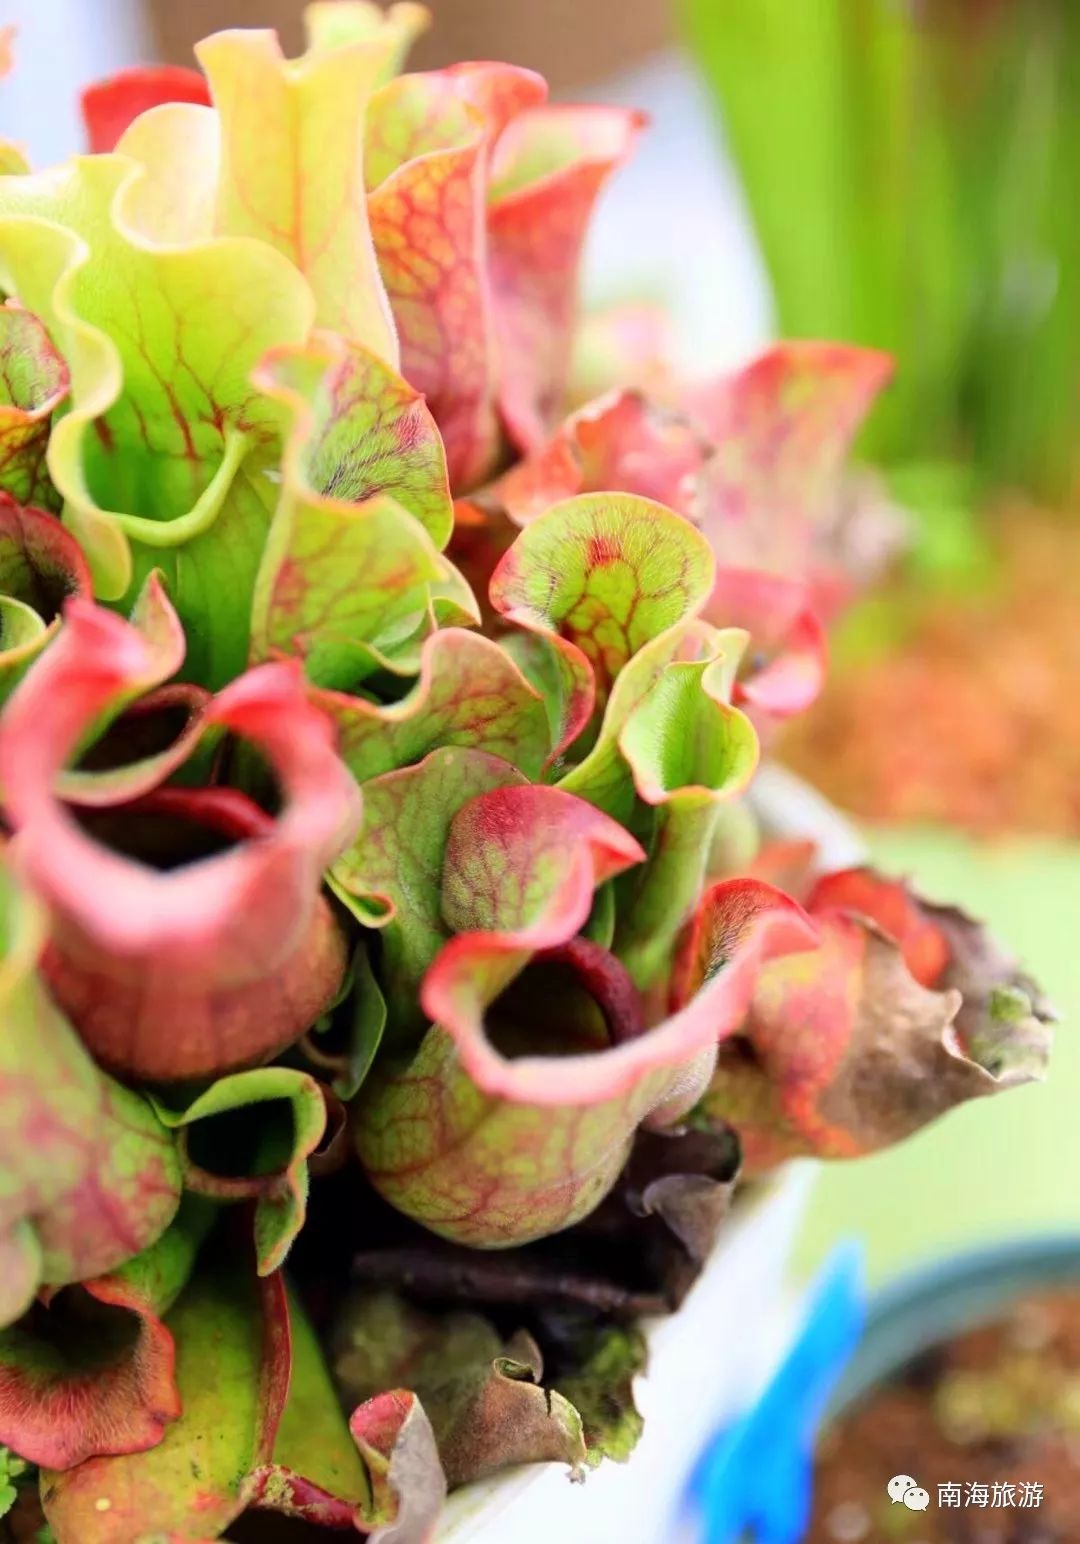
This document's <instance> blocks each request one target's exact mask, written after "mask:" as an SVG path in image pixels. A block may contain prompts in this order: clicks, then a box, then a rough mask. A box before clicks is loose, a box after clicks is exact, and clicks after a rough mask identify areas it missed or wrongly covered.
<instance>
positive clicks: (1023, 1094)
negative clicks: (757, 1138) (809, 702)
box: [0, 0, 1080, 1278]
mask: <svg viewBox="0 0 1080 1544" xmlns="http://www.w3.org/2000/svg"><path fill="white" fill-rule="evenodd" d="M429 4H431V8H432V9H433V11H434V13H435V25H434V27H433V29H432V31H431V33H430V34H429V36H428V37H426V38H425V39H424V40H423V41H422V43H421V45H420V47H419V49H418V50H417V53H416V55H415V56H414V64H415V66H416V67H430V66H434V65H438V64H441V63H444V62H448V61H450V60H452V59H457V58H463V57H478V56H479V57H484V56H486V57H497V58H506V59H510V60H514V61H516V62H518V63H522V64H526V65H530V66H533V67H535V68H537V69H539V70H541V71H542V72H543V73H544V74H546V75H547V76H548V78H549V79H550V81H551V83H552V86H553V89H554V91H555V92H556V94H557V95H560V96H563V97H566V96H575V97H588V98H590V99H599V100H604V101H611V102H621V103H633V104H636V105H640V106H641V107H643V108H645V109H646V110H647V111H648V112H649V113H650V115H651V117H652V125H651V128H650V131H649V133H648V134H647V135H646V136H645V138H644V140H643V142H642V146H641V150H640V153H639V155H638V156H637V159H636V161H635V163H634V164H633V165H632V166H630V167H628V168H627V169H626V170H625V171H623V172H622V173H621V174H620V176H619V177H618V178H617V179H616V180H615V182H614V183H613V184H612V186H611V188H610V191H609V192H608V194H607V195H606V198H605V202H604V205H603V209H602V212H601V216H600V218H599V221H598V224H597V229H596V232H595V236H594V239H593V241H592V244H591V246H590V249H589V252H588V261H587V274H586V296H587V300H588V303H589V304H590V305H592V306H600V305H605V304H610V303H613V302H618V301H626V300H634V301H638V300H643V299H644V300H655V301H659V302H662V303H664V304H665V305H666V306H667V307H668V308H669V309H670V310H671V313H672V316H673V319H674V330H675V348H676V350H677V353H678V355H679V357H680V361H681V363H682V364H683V365H684V366H686V367H687V368H690V369H693V370H697V371H700V372H703V373H704V372H706V371H709V370H717V369H720V368H725V367H728V366H731V365H733V364H736V363H738V362H739V361H741V360H744V359H745V358H747V357H748V356H749V355H750V354H752V353H753V352H754V350H755V349H757V348H760V347H761V346H763V345H764V344H765V343H766V342H767V341H768V340H769V339H770V338H771V337H774V336H776V335H777V334H778V333H779V332H781V331H783V332H785V333H786V334H788V335H793V336H835V337H837V338H842V339H846V340H851V341H857V342H861V343H868V344H874V345H878V346H884V347H888V348H891V349H893V350H894V351H895V353H896V355H897V358H898V365H899V373H898V379H897V385H896V387H895V389H894V391H893V392H892V394H891V396H890V398H889V400H888V402H887V403H886V405H885V407H884V409H883V411H882V413H881V414H880V415H879V416H878V417H877V418H876V419H875V421H874V423H873V424H872V425H871V426H870V429H869V431H868V434H867V437H866V440H865V441H864V443H863V445H862V447H861V449H862V453H863V455H864V456H865V457H867V458H868V459H870V460H872V461H873V462H874V463H875V464H876V465H877V466H878V467H879V468H880V469H881V470H882V472H883V474H884V476H885V478H886V480H887V484H888V487H889V490H890V494H891V496H892V497H893V498H894V499H895V501H896V502H897V503H898V504H899V505H901V506H902V507H903V508H904V510H905V511H906V518H907V522H908V524H907V530H908V541H907V545H906V550H905V553H904V555H903V556H902V558H901V559H899V560H898V562H897V563H896V564H895V565H894V567H893V569H892V571H891V572H890V573H889V575H888V576H887V577H886V578H885V579H884V580H883V581H881V582H879V583H878V584H877V585H876V586H875V587H874V588H873V590H872V591H870V592H868V593H867V594H865V595H864V596H863V597H862V598H861V600H860V601H859V603H858V604H857V605H855V607H854V608H853V609H852V610H851V611H850V613H849V614H848V615H847V617H846V618H845V620H844V621H843V623H842V625H841V626H840V628H839V630H838V632H837V634H836V636H835V638H834V641H833V656H834V671H833V676H834V679H833V682H832V684H831V686H830V688H829V691H828V694H827V696H826V698H825V701H824V702H823V704H821V705H820V710H819V711H817V712H815V713H814V714H812V715H811V718H810V720H809V721H808V723H807V726H806V727H805V729H799V730H796V731H795V732H794V733H793V735H792V736H791V737H790V738H789V739H788V740H786V741H784V742H781V744H780V745H779V747H778V754H779V756H780V757H781V758H782V759H784V760H786V761H788V762H789V764H790V765H792V766H793V767H795V768H796V769H797V770H798V771H800V772H801V773H802V774H804V775H806V776H808V777H810V778H812V779H813V780H814V781H815V782H817V783H818V784H819V785H820V786H821V787H823V788H824V789H825V790H826V791H827V792H829V793H830V794H831V795H832V796H833V797H834V798H835V799H836V801H837V802H838V803H840V804H841V805H842V806H844V807H845V808H847V809H849V810H851V811H852V812H853V813H854V814H855V815H856V816H857V817H859V819H860V820H861V821H862V822H863V823H864V827H865V830H866V833H867V839H868V842H869V845H870V848H871V850H872V853H873V855H874V857H875V858H876V859H877V860H878V861H879V862H880V863H881V865H882V866H883V867H885V868H887V869H889V870H892V871H894V872H899V873H906V874H909V875H911V876H912V877H913V878H914V879H915V880H916V881H917V882H918V884H919V885H920V886H921V887H922V888H923V889H924V890H926V891H927V892H928V893H930V894H931V895H933V894H936V893H940V894H941V895H947V896H949V897H951V898H954V899H956V900H958V901H959V902H961V903H962V904H965V905H966V906H967V907H968V908H969V909H970V910H972V911H973V912H975V913H976V914H978V915H980V916H983V917H985V918H986V919H987V920H988V921H989V922H990V923H991V924H992V925H993V927H994V928H995V929H996V930H997V932H998V933H999V934H1000V935H1002V936H1003V937H1005V938H1008V939H1009V940H1011V942H1012V943H1013V945H1014V946H1015V948H1016V949H1017V951H1018V952H1019V953H1020V954H1021V955H1022V957H1023V958H1024V960H1025V962H1026V964H1027V965H1028V967H1029V968H1030V970H1031V971H1032V972H1033V973H1034V974H1035V975H1037V976H1038V977H1039V978H1040V979H1041V980H1042V982H1043V983H1044V985H1045V987H1046V989H1047V991H1048V993H1049V994H1050V996H1051V998H1052V999H1054V1000H1055V1002H1056V1004H1057V1006H1058V1008H1059V1010H1060V1012H1061V1014H1062V1018H1063V1020H1064V1025H1063V1028H1062V1031H1061V1033H1060V1037H1059V1043H1058V1048H1057V1053H1056V1059H1055V1064H1054V1068H1053V1075H1052V1077H1051V1079H1050V1081H1049V1082H1048V1083H1047V1084H1045V1085H1043V1086H1041V1087H1033V1088H1026V1089H1024V1090H1021V1091H1020V1092H1019V1093H1015V1094H1012V1095H1010V1097H1009V1098H1008V1099H1007V1100H1004V1101H1001V1102H995V1103H994V1104H993V1106H992V1107H991V1106H990V1105H989V1104H987V1105H986V1106H985V1107H982V1106H971V1107H967V1108H965V1109H962V1110H960V1111H959V1112H957V1113H956V1114H954V1115H953V1116H952V1117H951V1118H950V1119H949V1120H948V1121H947V1122H945V1123H943V1124H942V1125H941V1126H940V1127H936V1128H933V1129H931V1130H929V1131H927V1132H926V1133H924V1134H923V1135H921V1136H919V1137H918V1138H916V1139H915V1140H913V1141H911V1142H910V1143H909V1144H907V1145H906V1146H904V1147H902V1148H900V1149H898V1150H896V1151H893V1152H889V1153H887V1154H884V1155H882V1156H880V1157H876V1158H872V1159H869V1160H866V1161H864V1162H862V1163H859V1164H856V1165H851V1166H846V1167H844V1168H829V1169H826V1170H825V1171H824V1172H823V1173H822V1176H821V1178H820V1182H819V1183H818V1185H817V1188H816V1192H815V1195H814V1200H813V1203H812V1206H811V1211H810V1215H809V1218H808V1220H807V1224H806V1229H805V1233H804V1236H803V1237H802V1239H801V1241H800V1245H799V1254H798V1258H799V1262H800V1266H801V1268H803V1269H805V1270H809V1269H810V1268H812V1267H813V1266H814V1264H815V1263H816V1262H817V1261H819V1260H820V1259H821V1258H822V1256H823V1255H824V1253H825V1252H826V1251H827V1250H828V1248H829V1247H830V1246H831V1244H832V1243H833V1242H834V1241H835V1240H836V1239H837V1238H839V1237H851V1236H856V1237H859V1238H861V1239H863V1240H864V1241H865V1243H866V1245H867V1249H868V1254H869V1261H870V1266H871V1272H872V1274H873V1275H874V1276H876V1277H879V1278H880V1277H882V1276H885V1275H888V1274H890V1273H892V1272H894V1271H895V1270H897V1269H899V1268H900V1267H904V1266H909V1265H912V1264H914V1263H916V1262H918V1261H919V1260H922V1259H926V1258H928V1257H930V1256H932V1255H934V1254H935V1253H940V1252H942V1251H945V1250H951V1249H953V1248H956V1247H959V1246H960V1245H961V1244H963V1243H965V1242H969V1241H973V1240H976V1239H979V1240H984V1239H988V1238H992V1237H1000V1236H1003V1235H1008V1234H1013V1233H1016V1234H1019V1233H1024V1232H1036V1231H1042V1230H1046V1229H1048V1228H1050V1229H1061V1230H1067V1229H1070V1228H1071V1229H1076V1228H1077V1227H1078V1226H1080V1187H1078V1185H1077V1175H1078V1174H1080V1119H1078V1117H1077V1108H1078V1101H1080V1037H1078V1035H1077V1033H1076V1030H1075V1028H1074V1027H1072V1026H1075V1025H1076V1024H1077V1023H1080V938H1078V934H1080V626H1078V615H1080V613H1078V597H1080V504H1078V499H1077V442H1078V432H1077V431H1078V424H1080V413H1078V389H1080V365H1078V356H1080V301H1078V298H1077V285H1078V283H1080V280H1078V274H1080V240H1078V234H1077V232H1078V226H1080V187H1078V186H1077V183H1078V179H1080V6H1078V5H1077V4H1076V0H919V3H916V0H911V3H910V4H908V3H905V0H682V3H680V4H670V3H668V0H429ZM3 9H4V12H5V15H6V18H7V19H9V20H11V21H13V22H14V23H15V24H16V26H17V27H18V28H19V31H20V39H19V59H20V69H19V71H18V72H17V73H16V74H15V75H14V76H13V77H12V79H11V80H10V81H9V82H7V83H5V85H4V87H3V96H2V97H0V131H3V130H4V129H5V128H10V127H13V126H14V125H15V124H19V125H20V126H25V125H26V124H28V123H29V124H32V125H33V126H34V127H33V139H32V141H31V143H30V146H29V149H30V151H31V153H32V156H33V158H34V160H35V161H36V162H38V163H42V162H48V161H50V160H54V159H58V158H60V157H61V156H62V155H64V154H66V153H67V152H68V151H69V150H70V149H71V148H73V147H74V146H75V145H76V144H77V142H78V135H79V131H78V128H77V125H76V121H75V118H74V108H73V107H72V106H71V104H72V103H73V102H74V99H75V92H76V88H77V87H78V86H79V85H80V84H81V83H83V82H84V81H86V80H88V79H91V78H93V77H95V76H99V75H101V74H103V73H106V72H108V71H110V70H112V69H116V68H118V67H120V66H122V65H123V64H126V63H132V62H136V61H140V60H144V59H147V58H153V57H166V58H170V59H173V60H176V61H179V62H187V61H188V60H189V58H190V49H191V44H192V42H193V41H194V40H195V39H196V38H198V37H200V36H202V35H204V34H205V33H207V32H209V31H212V30H214V29H215V28H217V27H220V26H226V25H254V24H260V25H276V26H278V27H279V29H280V30H281V32H282V34H283V36H284V37H285V38H286V39H287V40H288V41H289V42H290V43H293V44H297V43H298V39H299V14H300V10H301V6H300V3H299V0H222V3H217V0H185V3H183V4H177V3H175V0H9V3H8V4H7V5H6V6H5V7H4V8H3ZM43 102H47V103H48V111H44V112H43V111H42V110H41V104H42V103H43Z"/></svg>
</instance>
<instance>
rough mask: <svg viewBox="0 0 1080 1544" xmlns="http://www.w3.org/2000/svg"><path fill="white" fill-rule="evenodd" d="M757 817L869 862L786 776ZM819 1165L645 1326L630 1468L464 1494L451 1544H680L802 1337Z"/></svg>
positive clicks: (778, 772)
mask: <svg viewBox="0 0 1080 1544" xmlns="http://www.w3.org/2000/svg"><path fill="white" fill-rule="evenodd" d="M753 803H754V807H755V809H756V810H757V812H758V814H759V816H760V817H761V819H762V822H763V824H764V825H765V827H766V828H767V830H768V831H769V833H770V835H773V836H776V837H780V838H783V839H791V838H802V839H810V840H811V841H814V842H815V843H816V844H817V847H818V850H819V852H820V854H821V859H822V863H823V865H824V866H825V867H827V868H830V869H832V868H845V867H848V866H849V865H851V864H855V863H859V862H862V861H863V859H864V857H865V852H864V848H863V846H862V843H861V842H860V840H859V837H858V834H857V832H856V831H855V830H854V829H853V827H852V826H851V825H850V824H849V822H848V821H847V820H845V819H844V817H843V816H842V815H840V814H838V813H837V811H836V810H834V809H833V807H832V806H831V805H830V804H829V803H828V802H827V800H825V799H823V798H822V797H821V796H820V795H819V794H817V793H815V792H814V790H813V789H812V788H809V787H808V786H807V785H806V784H805V783H803V782H802V781H801V780H800V779H799V778H797V777H794V776H793V775H792V774H791V773H790V772H786V771H785V770H784V769H783V768H782V767H778V766H773V765H770V766H766V767H764V768H762V770H761V771H760V773H759V774H758V776H757V778H756V780H755V783H754V792H753ZM815 1168H816V1165H815V1164H813V1163H812V1162H800V1163H792V1164H789V1165H787V1167H786V1168H785V1169H784V1171H783V1172H782V1173H781V1174H779V1175H778V1176H777V1177H776V1178H775V1179H774V1180H773V1181H772V1182H771V1183H769V1184H768V1185H766V1186H763V1187H761V1189H760V1191H759V1193H758V1194H757V1195H755V1196H753V1197H751V1198H749V1199H748V1200H747V1201H746V1202H745V1203H744V1204H743V1205H741V1206H739V1207H737V1208H736V1210H735V1212H734V1214H733V1215H732V1217H731V1220H730V1221H729V1222H728V1224H727V1225H726V1227H725V1228H724V1231H723V1234H722V1236H721V1242H720V1244H719V1245H718V1247H717V1249H716V1251H715V1253H714V1254H713V1257H712V1259H711V1260H710V1261H709V1263H708V1265H707V1266H706V1267H705V1269H704V1270H703V1271H702V1273H701V1275H700V1276H699V1278H698V1280H697V1281H696V1282H695V1284H694V1286H693V1288H692V1290H691V1291H690V1293H689V1294H688V1296H687V1298H686V1301H685V1302H684V1303H683V1305H682V1307H681V1308H680V1310H679V1312H678V1313H676V1314H673V1315H671V1316H669V1317H666V1318H658V1319H653V1320H650V1321H648V1322H647V1323H646V1325H645V1333H646V1337H647V1340H648V1344H649V1368H648V1372H647V1374H646V1375H644V1376H642V1377H641V1378H640V1379H639V1380H638V1384H637V1390H636V1392H637V1400H638V1405H639V1407H640V1409H641V1412H642V1414H643V1415H644V1417H645V1430H644V1433H643V1435H642V1437H641V1440H640V1441H639V1443H638V1445H637V1447H636V1448H635V1449H634V1453H633V1456H632V1457H631V1459H630V1461H629V1463H626V1464H615V1463H604V1464H601V1466H600V1467H599V1468H598V1469H596V1470H595V1471H593V1472H591V1473H590V1474H589V1475H588V1477H587V1479H586V1481H585V1483H584V1484H573V1483H571V1482H570V1480H569V1478H568V1471H567V1469H566V1466H565V1465H563V1464H532V1465H529V1466H527V1467H523V1468H519V1469H513V1470H509V1471H507V1472H505V1473H503V1474H500V1475H498V1476H496V1477H495V1478H493V1479H491V1480H487V1481H482V1482H480V1483H477V1484H475V1485H467V1486H465V1487H463V1488H462V1489H461V1490H459V1491H457V1492H455V1494H454V1495H453V1496H451V1497H450V1500H449V1502H448V1503H447V1506H446V1510H445V1512H444V1514H443V1518H442V1521H441V1524H440V1527H439V1530H438V1532H437V1534H436V1538H437V1539H438V1541H439V1544H552V1541H557V1544H609V1541H611V1544H614V1541H615V1540H619V1539H625V1540H627V1541H630V1540H632V1541H633V1544H671V1540H672V1539H673V1538H674V1537H675V1535H676V1531H677V1514H678V1504H679V1498H680V1496H681V1495H682V1492H683V1489H684V1486H685V1484H686V1481H687V1479H688V1477H689V1473H690V1470H691V1468H692V1467H693V1464H694V1461H695V1459H696V1458H697V1456H698V1454H699V1452H700V1451H701V1449H702V1448H703V1446H704V1444H705V1442H706V1440H707V1439H708V1438H709V1436H710V1435H711V1434H712V1433H713V1432H714V1431H715V1430H716V1428H717V1427H718V1426H719V1425H720V1424H721V1423H722V1422H723V1421H724V1420H725V1419H726V1418H728V1417H731V1416H733V1415H735V1414H736V1413H737V1412H738V1411H739V1410H741V1409H743V1408H745V1407H746V1406H747V1405H748V1404H749V1403H750V1402H751V1400H752V1399H753V1397H754V1395H755V1394H756V1392H757V1390H758V1389H760V1388H761V1387H762V1385H763V1384H764V1382H765V1380H766V1378H767V1376H768V1373H769V1371H770V1370H771V1368H772V1366H773V1364H774V1363H775V1361H776V1358H777V1357H778V1356H779V1355H780V1353H781V1352H782V1350H783V1348H784V1346H785V1344H786V1340H787V1336H788V1331H789V1329H790V1321H791V1307H792V1304H791V1298H790V1295H789V1293H788V1289H787V1285H786V1280H787V1268H788V1260H789V1257H790V1252H791V1245H792V1241H793V1239H794V1237H795V1232H796V1229H797V1227H798V1224H799V1221H800V1218H801V1216H802V1212H803V1210H804V1207H805V1205H806V1200H807V1197H808V1195H809V1191H810V1186H811V1184H812V1183H813V1178H814V1172H815Z"/></svg>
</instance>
